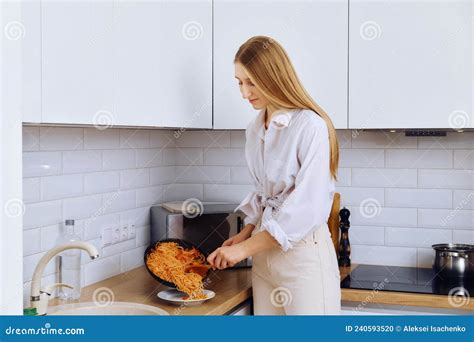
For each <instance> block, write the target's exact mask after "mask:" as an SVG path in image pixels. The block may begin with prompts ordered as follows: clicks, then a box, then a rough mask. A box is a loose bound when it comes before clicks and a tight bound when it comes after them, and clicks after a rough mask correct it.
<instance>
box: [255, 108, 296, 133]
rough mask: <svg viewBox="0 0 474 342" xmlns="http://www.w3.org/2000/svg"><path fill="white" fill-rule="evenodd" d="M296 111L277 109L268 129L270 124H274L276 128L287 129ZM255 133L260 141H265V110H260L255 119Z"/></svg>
mask: <svg viewBox="0 0 474 342" xmlns="http://www.w3.org/2000/svg"><path fill="white" fill-rule="evenodd" d="M296 111H297V109H279V110H277V111H276V112H275V113H274V114H273V115H272V119H271V121H270V124H269V126H268V129H270V127H271V125H272V124H275V125H276V126H277V127H278V128H284V127H288V126H289V125H290V122H291V119H292V118H293V115H294V114H295V112H296ZM256 122H257V133H258V136H259V137H260V138H261V139H265V109H262V110H261V111H260V113H259V114H258V118H257V121H256Z"/></svg>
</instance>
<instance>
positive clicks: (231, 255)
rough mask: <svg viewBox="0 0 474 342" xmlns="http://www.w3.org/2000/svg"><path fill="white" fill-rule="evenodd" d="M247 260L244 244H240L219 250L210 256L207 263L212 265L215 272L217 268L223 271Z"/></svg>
mask: <svg viewBox="0 0 474 342" xmlns="http://www.w3.org/2000/svg"><path fill="white" fill-rule="evenodd" d="M245 258H247V255H246V253H245V249H244V246H243V245H242V243H238V244H235V245H232V246H225V247H219V248H217V249H216V250H215V251H214V252H212V253H211V254H209V256H208V257H207V261H208V262H209V263H210V264H211V266H212V269H213V270H215V269H216V268H217V269H219V270H223V269H224V268H227V267H232V266H234V265H235V264H237V263H238V262H239V261H242V260H244V259H245Z"/></svg>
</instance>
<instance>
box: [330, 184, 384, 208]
mask: <svg viewBox="0 0 474 342" xmlns="http://www.w3.org/2000/svg"><path fill="white" fill-rule="evenodd" d="M336 191H337V192H339V193H340V194H341V206H360V205H362V204H361V203H364V201H367V200H372V199H374V200H375V201H377V202H378V203H379V204H380V205H382V206H383V205H384V189H382V188H356V187H342V186H340V187H337V188H336Z"/></svg>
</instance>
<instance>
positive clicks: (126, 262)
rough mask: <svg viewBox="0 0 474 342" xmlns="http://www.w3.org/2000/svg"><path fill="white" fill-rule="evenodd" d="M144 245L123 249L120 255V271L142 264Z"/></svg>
mask: <svg viewBox="0 0 474 342" xmlns="http://www.w3.org/2000/svg"><path fill="white" fill-rule="evenodd" d="M145 250H146V247H145V246H141V247H137V248H134V249H130V250H128V251H125V252H124V253H122V254H121V255H120V258H121V259H120V267H121V269H120V272H127V271H130V270H132V269H134V268H137V267H140V266H143V265H144V260H143V255H144V254H145Z"/></svg>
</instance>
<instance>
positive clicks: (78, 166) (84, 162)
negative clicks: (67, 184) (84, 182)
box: [63, 151, 102, 173]
mask: <svg viewBox="0 0 474 342" xmlns="http://www.w3.org/2000/svg"><path fill="white" fill-rule="evenodd" d="M100 170H102V152H101V151H67V152H63V172H64V173H83V172H94V171H100Z"/></svg>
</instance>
